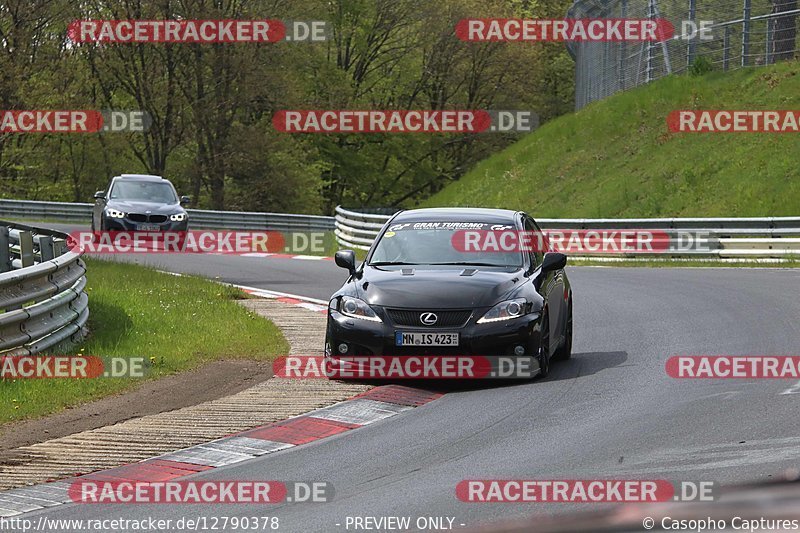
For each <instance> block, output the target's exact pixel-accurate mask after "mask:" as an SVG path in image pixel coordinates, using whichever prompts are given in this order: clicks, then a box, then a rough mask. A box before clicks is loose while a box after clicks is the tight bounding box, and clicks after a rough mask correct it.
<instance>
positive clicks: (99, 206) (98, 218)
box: [92, 184, 111, 231]
mask: <svg viewBox="0 0 800 533" xmlns="http://www.w3.org/2000/svg"><path fill="white" fill-rule="evenodd" d="M110 190H111V185H110V184H109V185H108V187H106V190H105V193H106V194H105V196H106V197H105V198H95V199H94V207H93V208H92V227H93V228H94V229H95V230H96V231H100V230H101V229H103V228H102V220H103V210H104V209H105V207H106V202H108V194H109V191H110ZM95 194H96V193H95Z"/></svg>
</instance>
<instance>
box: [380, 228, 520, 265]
mask: <svg viewBox="0 0 800 533" xmlns="http://www.w3.org/2000/svg"><path fill="white" fill-rule="evenodd" d="M433 224H437V223H433ZM474 224H476V225H477V226H479V227H485V228H488V227H489V226H490V225H489V224H482V223H474ZM415 225H417V224H415ZM396 226H405V227H395V226H393V227H390V228H389V230H388V231H386V233H384V235H383V237H381V239H380V240H379V241H378V243H377V244H376V246H375V251H374V252H373V254H372V257H371V258H370V264H391V263H398V264H415V265H438V264H441V265H448V264H463V265H468V264H476V265H479V266H498V267H521V266H522V254H521V253H520V252H518V251H512V252H497V251H483V250H480V251H465V250H463V249H458V247H457V246H455V245H454V242H453V238H454V235H455V233H456V232H457V231H462V230H461V229H460V228H459V227H440V228H436V229H431V228H430V227H426V228H419V229H417V228H414V227H413V226H412V225H410V224H407V225H403V224H398V225H396ZM461 227H463V226H461ZM393 228H394V229H393Z"/></svg>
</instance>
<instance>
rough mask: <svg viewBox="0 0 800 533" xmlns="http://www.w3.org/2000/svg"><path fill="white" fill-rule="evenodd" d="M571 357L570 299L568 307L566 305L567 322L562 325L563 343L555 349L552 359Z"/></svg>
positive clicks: (561, 359) (564, 359)
mask: <svg viewBox="0 0 800 533" xmlns="http://www.w3.org/2000/svg"><path fill="white" fill-rule="evenodd" d="M570 357H572V300H571V299H570V301H569V307H567V323H566V325H565V326H564V344H562V345H561V347H560V348H559V349H558V350H556V353H555V354H554V355H553V358H554V359H558V360H560V361H566V360H567V359H569V358H570Z"/></svg>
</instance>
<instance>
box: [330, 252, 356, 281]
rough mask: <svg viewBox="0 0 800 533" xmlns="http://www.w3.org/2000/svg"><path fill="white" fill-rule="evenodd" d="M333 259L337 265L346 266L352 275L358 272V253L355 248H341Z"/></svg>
mask: <svg viewBox="0 0 800 533" xmlns="http://www.w3.org/2000/svg"><path fill="white" fill-rule="evenodd" d="M333 260H334V261H335V262H336V266H339V267H341V268H346V269H347V271H348V272H350V275H351V276H352V275H353V274H355V273H356V253H355V252H354V251H353V250H339V251H338V252H336V255H334V256H333Z"/></svg>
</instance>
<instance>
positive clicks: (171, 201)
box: [92, 174, 189, 231]
mask: <svg viewBox="0 0 800 533" xmlns="http://www.w3.org/2000/svg"><path fill="white" fill-rule="evenodd" d="M94 199H95V204H94V209H93V211H92V231H186V230H187V228H188V224H189V221H188V218H189V217H188V215H187V214H186V210H185V209H184V208H183V206H184V205H186V204H188V203H189V197H188V196H181V197H180V198H179V197H178V194H177V193H176V192H175V187H173V186H172V183H170V182H169V180H166V179H164V178H162V177H161V176H151V175H147V174H122V175H121V176H116V177H114V178H112V179H111V182H110V183H109V184H108V189H107V190H105V191H97V192H96V193H95V194H94Z"/></svg>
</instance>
